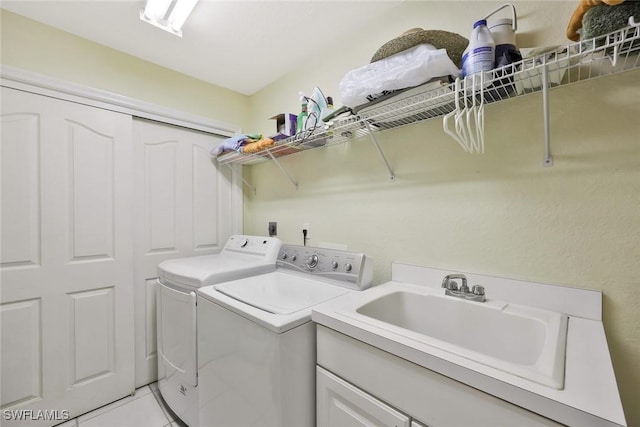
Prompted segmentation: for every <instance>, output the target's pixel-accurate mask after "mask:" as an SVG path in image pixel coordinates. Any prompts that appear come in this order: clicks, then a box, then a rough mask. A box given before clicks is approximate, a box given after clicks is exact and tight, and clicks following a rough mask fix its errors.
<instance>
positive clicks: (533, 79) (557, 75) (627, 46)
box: [217, 17, 640, 165]
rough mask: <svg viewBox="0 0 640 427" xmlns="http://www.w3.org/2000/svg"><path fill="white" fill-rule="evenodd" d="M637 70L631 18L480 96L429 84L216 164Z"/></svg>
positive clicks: (494, 75) (528, 63) (509, 69)
mask: <svg viewBox="0 0 640 427" xmlns="http://www.w3.org/2000/svg"><path fill="white" fill-rule="evenodd" d="M636 68H640V24H638V23H636V22H635V21H634V19H633V17H632V18H630V19H629V26H628V27H626V28H623V29H621V30H618V31H615V32H612V33H609V34H607V35H604V36H600V37H596V38H593V39H589V40H586V41H580V42H577V43H573V44H571V45H569V46H566V47H562V48H559V49H557V50H555V51H552V52H547V53H543V54H540V55H536V56H533V57H530V58H525V59H523V60H522V61H519V62H515V63H512V64H509V65H507V66H504V67H501V68H497V69H494V70H492V71H488V72H485V73H484V76H483V78H484V81H483V85H482V86H483V89H482V91H478V90H476V87H475V86H477V81H476V80H474V81H473V83H471V82H470V79H471V77H467V78H466V79H464V81H465V83H468V84H469V87H470V88H471V90H470V91H469V92H468V93H467V94H466V96H464V94H462V93H460V92H458V95H456V90H455V86H454V84H445V85H441V86H439V87H437V88H435V89H434V88H433V84H431V85H428V89H421V87H417V88H413V89H411V90H409V91H406V92H402V93H400V94H398V95H396V96H394V97H391V98H389V99H388V100H386V101H383V102H380V103H376V104H374V105H372V106H370V107H365V108H362V109H361V110H359V111H358V113H357V114H355V115H352V116H348V117H344V118H338V119H335V120H334V121H333V122H331V123H330V124H328V125H325V126H323V127H317V128H315V129H313V130H309V131H305V132H302V133H299V134H296V135H295V136H292V137H289V138H287V139H283V140H280V141H277V142H276V143H275V144H274V145H273V146H272V147H270V148H268V149H265V150H262V151H260V152H257V153H253V154H241V153H238V152H231V153H227V154H223V155H221V156H219V157H218V159H217V160H218V162H219V163H220V164H246V165H251V164H255V163H259V162H262V161H265V160H270V159H273V158H277V157H282V156H288V155H291V154H294V153H298V152H300V151H304V150H309V149H314V148H318V147H326V146H329V145H335V144H341V143H344V142H346V141H349V140H352V139H354V138H359V137H362V136H367V135H369V134H371V133H376V132H380V131H384V130H388V129H394V128H398V127H401V126H405V125H409V124H413V123H417V122H422V121H425V120H430V119H434V118H442V117H443V116H445V115H446V114H449V113H451V112H453V111H454V110H455V102H456V96H458V102H462V103H465V105H471V103H472V102H473V101H475V100H477V99H478V97H479V96H481V97H482V101H483V102H484V103H485V104H489V103H493V102H499V101H504V100H506V99H511V98H517V97H521V96H523V95H527V94H531V93H536V92H539V91H541V90H543V86H544V85H543V82H545V81H546V83H547V85H548V87H550V88H554V87H559V86H566V85H569V84H572V83H577V82H582V81H586V80H590V79H593V78H597V77H602V76H607V75H612V74H617V73H620V72H624V71H628V70H633V69H636ZM543 74H546V76H544V75H543ZM425 86H427V85H425ZM478 93H481V95H478ZM474 98H475V99H474Z"/></svg>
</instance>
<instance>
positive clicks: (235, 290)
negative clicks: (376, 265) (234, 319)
mask: <svg viewBox="0 0 640 427" xmlns="http://www.w3.org/2000/svg"><path fill="white" fill-rule="evenodd" d="M214 289H215V290H216V291H218V292H220V293H222V294H224V295H227V296H229V297H231V298H233V299H236V300H238V301H241V302H243V303H245V304H248V305H251V306H253V307H257V308H259V309H261V310H264V311H267V312H269V313H273V314H279V315H288V314H292V313H295V312H298V311H301V310H304V309H306V308H309V307H312V306H314V305H317V304H320V303H321V302H324V301H328V300H330V299H333V298H335V297H337V296H340V295H343V294H346V293H348V292H349V289H345V288H341V287H339V286H334V285H331V284H328V283H326V282H322V281H319V280H313V279H307V278H305V277H303V276H302V275H296V274H286V273H279V272H277V271H276V272H275V273H271V274H267V275H260V276H254V277H247V278H245V279H241V280H234V281H233V282H226V283H220V284H217V285H215V286H214Z"/></svg>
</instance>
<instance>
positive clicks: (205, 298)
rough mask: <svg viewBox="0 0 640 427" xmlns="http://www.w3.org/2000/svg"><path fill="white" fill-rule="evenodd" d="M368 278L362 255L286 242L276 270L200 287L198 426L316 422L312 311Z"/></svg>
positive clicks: (282, 426) (292, 426)
mask: <svg viewBox="0 0 640 427" xmlns="http://www.w3.org/2000/svg"><path fill="white" fill-rule="evenodd" d="M371 279H372V268H371V263H370V262H369V261H368V260H367V258H366V257H365V255H364V254H361V253H353V252H346V251H337V250H329V249H320V248H312V247H303V246H292V245H283V246H282V247H281V248H280V254H279V255H278V261H277V263H276V270H275V271H274V272H271V273H267V274H262V275H258V276H252V277H248V278H245V279H240V280H233V281H229V282H225V283H220V284H217V285H213V286H207V287H203V288H200V289H199V290H198V292H197V298H198V324H199V325H200V328H199V329H198V375H199V377H198V381H199V382H198V387H199V389H200V390H199V397H200V410H199V414H200V415H199V419H200V423H201V425H203V426H204V425H206V426H209V427H223V426H224V427H251V426H255V427H258V426H259V427H307V426H309V427H311V426H315V364H316V345H315V342H316V341H315V339H316V338H315V324H314V323H313V322H312V321H311V310H312V308H313V307H314V306H315V305H317V304H320V303H322V302H325V301H328V300H330V299H333V298H336V297H338V296H340V295H344V294H346V293H349V292H355V291H359V290H362V289H365V288H367V287H368V286H369V285H370V283H371Z"/></svg>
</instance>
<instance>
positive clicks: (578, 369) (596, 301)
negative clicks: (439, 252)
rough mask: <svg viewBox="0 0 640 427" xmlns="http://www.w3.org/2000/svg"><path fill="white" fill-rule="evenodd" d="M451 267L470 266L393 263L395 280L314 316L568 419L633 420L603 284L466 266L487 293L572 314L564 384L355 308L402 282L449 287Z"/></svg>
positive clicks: (535, 409) (591, 422)
mask: <svg viewBox="0 0 640 427" xmlns="http://www.w3.org/2000/svg"><path fill="white" fill-rule="evenodd" d="M451 273H464V272H459V271H444V270H439V269H432V268H427V267H416V266H408V265H402V264H394V266H393V279H394V280H393V281H391V282H388V283H385V284H383V285H379V286H376V287H374V288H371V289H369V290H367V291H364V292H356V293H352V294H349V295H346V296H344V297H340V298H337V299H335V300H332V301H329V302H327V303H325V304H322V305H320V306H316V307H314V309H313V313H312V319H313V320H314V321H315V322H316V323H319V324H321V325H324V326H326V327H329V328H331V329H334V330H336V331H338V332H341V333H343V334H346V335H348V336H351V337H353V338H355V339H358V340H360V341H363V342H365V343H367V344H370V345H372V346H375V347H377V348H380V349H382V350H384V351H387V352H389V353H392V354H394V355H396V356H398V357H401V358H403V359H406V360H409V361H411V362H413V363H415V364H417V365H420V366H423V367H425V368H427V369H430V370H432V371H435V372H438V373H440V374H443V375H445V376H447V377H449V378H452V379H455V380H457V381H460V382H462V383H464V384H467V385H469V386H471V387H474V388H476V389H479V390H481V391H483V392H486V393H489V394H491V395H494V396H496V397H499V398H501V399H503V400H506V401H508V402H510V403H513V404H516V405H518V406H521V407H523V408H526V409H528V410H531V411H533V412H536V413H538V414H540V415H543V416H545V417H548V418H551V419H553V420H555V421H558V422H561V423H563V424H567V425H576V426H583V425H620V426H626V421H625V418H624V413H623V410H622V404H621V401H620V397H619V393H618V388H617V384H616V380H615V376H614V372H613V366H612V364H611V357H610V355H609V348H608V346H607V341H606V337H605V333H604V328H603V325H602V320H601V297H602V296H601V293H599V292H595V291H588V290H582V289H576V288H567V287H560V286H553V285H544V284H537V283H531V282H522V281H516V280H509V279H502V278H493V277H488V276H480V275H474V274H471V273H465V274H466V276H467V278H468V279H469V282H470V283H474V284H476V283H477V284H481V285H482V286H484V287H485V290H486V295H487V299H492V298H493V299H499V300H502V301H507V302H510V303H517V304H522V305H530V306H534V307H538V308H543V309H547V310H553V311H558V312H561V313H564V314H566V315H568V316H569V323H568V330H567V343H566V365H565V383H564V388H563V389H562V390H557V389H553V388H550V387H546V386H544V385H541V384H538V383H535V382H533V381H530V380H527V379H524V378H521V377H518V376H515V375H512V374H509V373H506V372H503V371H500V370H498V369H495V368H493V367H490V366H487V365H483V364H481V363H478V362H475V361H473V360H470V359H467V358H464V357H461V356H458V355H455V354H453V353H450V352H447V351H445V350H442V349H439V348H437V347H434V346H430V345H427V344H425V343H422V342H418V341H415V340H412V339H410V338H407V337H406V336H403V335H401V334H398V333H395V332H394V331H393V330H392V329H389V328H384V327H380V325H379V324H376V322H370V321H367V318H366V316H362V315H360V314H357V313H355V308H357V307H359V306H361V305H363V304H365V303H366V302H368V301H371V300H373V299H376V298H378V297H380V296H382V295H384V294H385V293H390V292H393V291H395V290H399V289H411V290H413V291H415V292H420V291H423V292H429V293H433V292H441V293H444V290H443V289H441V288H440V283H441V281H442V278H443V277H444V276H445V275H446V274H451ZM514 300H515V301H514ZM527 301H532V303H529V304H527ZM354 313H355V315H354ZM470 326H474V327H477V326H478V325H470Z"/></svg>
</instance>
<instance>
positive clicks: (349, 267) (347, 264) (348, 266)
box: [344, 263, 353, 273]
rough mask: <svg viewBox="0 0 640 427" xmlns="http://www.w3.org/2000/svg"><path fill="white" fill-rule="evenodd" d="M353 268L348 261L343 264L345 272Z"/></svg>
mask: <svg viewBox="0 0 640 427" xmlns="http://www.w3.org/2000/svg"><path fill="white" fill-rule="evenodd" d="M352 268H353V266H352V265H351V264H349V263H346V264H345V265H344V271H346V272H347V273H348V272H350V271H351V269H352Z"/></svg>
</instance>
